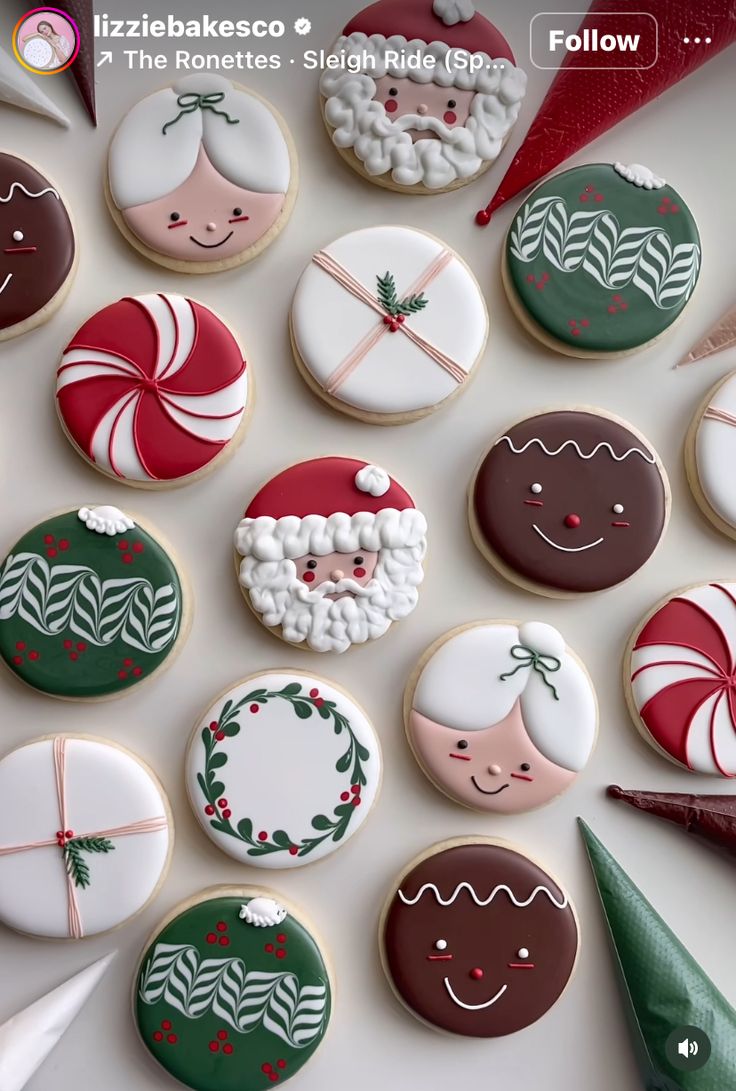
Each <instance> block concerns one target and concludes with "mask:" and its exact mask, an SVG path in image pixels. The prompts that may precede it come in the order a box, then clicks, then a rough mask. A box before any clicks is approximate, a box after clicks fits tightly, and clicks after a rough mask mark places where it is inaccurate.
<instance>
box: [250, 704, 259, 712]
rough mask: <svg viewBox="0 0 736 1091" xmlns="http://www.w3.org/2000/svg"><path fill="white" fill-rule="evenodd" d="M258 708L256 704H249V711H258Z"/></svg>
mask: <svg viewBox="0 0 736 1091" xmlns="http://www.w3.org/2000/svg"><path fill="white" fill-rule="evenodd" d="M258 708H259V706H258V705H251V706H250V710H251V712H258Z"/></svg>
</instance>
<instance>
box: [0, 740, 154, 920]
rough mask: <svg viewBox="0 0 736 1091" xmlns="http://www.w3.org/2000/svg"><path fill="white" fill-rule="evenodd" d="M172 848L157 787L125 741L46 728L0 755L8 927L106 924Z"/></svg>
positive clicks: (125, 912) (3, 902) (133, 902)
mask: <svg viewBox="0 0 736 1091" xmlns="http://www.w3.org/2000/svg"><path fill="white" fill-rule="evenodd" d="M30 799H32V800H33V806H32V807H29V806H28V801H29V800H30ZM172 848H173V825H172V822H171V817H170V813H169V805H168V801H167V799H166V796H165V794H164V791H163V788H162V787H161V785H160V784H159V783H158V781H157V780H156V778H155V777H154V775H153V773H152V772H151V771H150V769H148V768H147V767H146V766H145V765H143V763H142V762H141V761H139V759H138V758H137V757H136V756H135V755H134V754H131V753H129V752H128V751H127V750H123V749H122V748H121V747H119V746H115V745H113V744H112V743H108V742H105V741H104V740H103V739H93V738H90V737H84V738H75V737H74V736H68V735H56V736H55V737H53V738H46V739H37V740H35V741H34V742H30V743H26V744H25V745H24V746H21V747H19V749H17V750H13V751H12V752H11V753H10V754H8V755H7V756H6V757H4V758H3V759H2V761H0V920H2V922H3V923H4V924H6V925H8V926H9V927H10V928H15V929H17V931H19V932H27V933H29V934H31V935H35V936H44V937H46V938H49V939H62V938H70V939H81V938H82V937H83V936H91V935H95V934H97V933H99V932H107V931H109V930H110V929H111V928H116V927H117V926H118V925H120V924H122V923H123V922H124V921H126V920H128V919H129V918H130V917H133V916H135V915H136V914H137V913H139V912H140V910H141V909H143V908H144V906H145V905H147V904H148V902H149V901H150V900H151V898H152V897H153V896H154V894H155V893H156V891H157V890H158V888H159V886H160V885H161V883H162V882H163V879H164V876H165V873H166V870H167V868H168V863H169V858H170V855H171V850H172Z"/></svg>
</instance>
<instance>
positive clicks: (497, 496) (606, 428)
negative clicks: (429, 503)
mask: <svg viewBox="0 0 736 1091" xmlns="http://www.w3.org/2000/svg"><path fill="white" fill-rule="evenodd" d="M669 506H670V492H669V484H668V481H667V476H666V473H665V470H664V467H663V465H662V463H661V462H660V460H659V457H658V455H657V454H656V452H655V451H654V450H653V449H652V447H651V446H650V444H649V442H648V441H647V440H645V439H644V437H643V436H642V435H641V434H640V433H639V432H636V431H635V430H634V429H633V428H632V427H631V425H629V424H627V423H626V422H625V421H622V420H620V419H619V418H618V417H614V416H612V415H610V414H608V413H605V412H604V411H603V410H600V409H561V410H556V411H555V410H551V411H545V412H540V413H537V414H536V415H534V416H531V417H527V418H526V419H525V420H522V421H519V422H518V423H516V424H514V425H513V426H512V427H511V428H509V429H507V431H506V432H505V433H504V434H503V435H501V436H499V437H498V438H497V439H496V440H494V442H493V444H492V445H491V447H490V449H489V450H488V451H487V452H486V454H485V455H484V456H483V458H482V459H481V462H480V465H479V466H478V469H477V470H476V473H475V476H474V478H473V480H472V482H471V486H470V492H469V498H468V511H469V520H470V528H471V532H472V535H473V538H474V540H475V543H476V545H477V546H478V548H479V549H480V551H481V553H482V554H483V555H484V557H485V558H486V559H487V560H488V561H489V562H490V563H491V564H492V565H493V566H494V567H495V568H496V569H498V571H499V572H500V573H501V574H502V575H503V576H505V577H506V578H507V579H509V580H511V581H512V582H514V583H518V584H519V585H520V586H522V587H525V588H527V589H528V590H531V591H536V592H537V593H539V594H542V595H551V596H563V597H564V596H568V595H577V594H581V593H586V592H591V591H604V590H606V589H607V588H609V587H614V586H615V585H616V584H618V583H622V582H623V581H624V580H627V579H629V577H630V576H633V574H634V573H635V572H637V571H638V569H639V568H641V566H642V565H643V564H645V563H646V561H647V560H648V559H649V558H650V557H651V555H652V553H654V550H655V549H656V548H657V546H658V544H659V542H660V539H661V538H662V535H663V534H664V531H665V528H666V525H667V520H668V518H669Z"/></svg>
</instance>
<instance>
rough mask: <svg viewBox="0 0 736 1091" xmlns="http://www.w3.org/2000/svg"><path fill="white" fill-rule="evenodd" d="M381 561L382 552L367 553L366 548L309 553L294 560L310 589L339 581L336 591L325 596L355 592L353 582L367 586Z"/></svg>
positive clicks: (301, 577)
mask: <svg viewBox="0 0 736 1091" xmlns="http://www.w3.org/2000/svg"><path fill="white" fill-rule="evenodd" d="M377 562H378V553H367V552H366V551H365V550H364V549H362V550H358V551H356V552H355V553H328V554H327V555H326V556H325V557H318V556H316V554H312V553H308V554H306V556H304V557H299V559H298V560H296V561H295V562H294V563H295V565H296V574H297V577H298V579H300V580H302V581H303V582H304V583H305V584H306V585H307V587H308V588H309V590H310V591H317V590H318V589H319V588H320V587H321V585H322V584H324V583H332V584H335V585H336V591H334V592H331V593H330V594H327V595H325V598H329V599H341V598H344V597H345V596H346V595H350V594H351V593H352V592H351V590H350V584H358V585H359V586H360V587H365V586H366V584H368V583H370V581H371V580H372V579H373V574H374V572H375V570H376V564H377Z"/></svg>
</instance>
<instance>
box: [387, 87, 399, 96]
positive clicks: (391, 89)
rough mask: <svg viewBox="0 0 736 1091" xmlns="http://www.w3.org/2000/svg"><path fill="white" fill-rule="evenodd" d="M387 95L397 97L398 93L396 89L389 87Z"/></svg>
mask: <svg viewBox="0 0 736 1091" xmlns="http://www.w3.org/2000/svg"><path fill="white" fill-rule="evenodd" d="M388 93H389V95H398V93H399V92H398V88H396V87H389V89H388Z"/></svg>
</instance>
